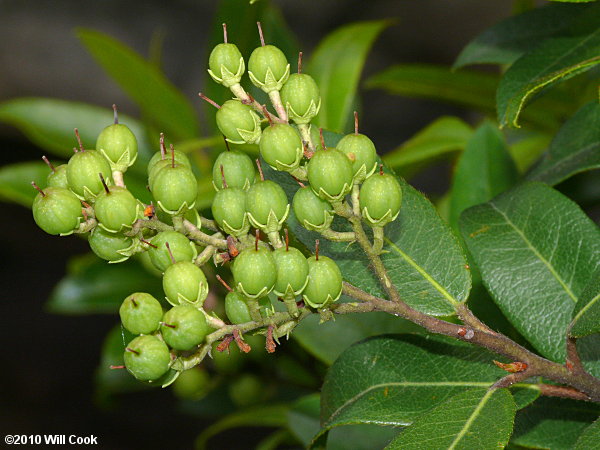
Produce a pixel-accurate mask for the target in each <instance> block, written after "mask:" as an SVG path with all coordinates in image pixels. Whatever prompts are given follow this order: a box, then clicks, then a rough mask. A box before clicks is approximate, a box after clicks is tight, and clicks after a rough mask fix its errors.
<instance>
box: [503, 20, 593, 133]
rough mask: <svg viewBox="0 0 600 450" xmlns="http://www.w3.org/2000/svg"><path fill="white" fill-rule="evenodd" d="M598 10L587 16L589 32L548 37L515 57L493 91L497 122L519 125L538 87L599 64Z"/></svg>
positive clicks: (548, 84) (565, 78) (513, 125)
mask: <svg viewBox="0 0 600 450" xmlns="http://www.w3.org/2000/svg"><path fill="white" fill-rule="evenodd" d="M598 16H600V11H599V12H598V13H596V14H595V15H594V16H593V17H589V18H587V19H589V20H590V22H593V19H595V25H593V26H594V30H595V31H592V32H591V33H589V34H583V35H576V36H569V37H556V38H550V39H547V40H545V41H543V42H542V43H540V45H539V46H537V47H536V48H535V49H534V50H532V51H530V52H528V53H526V54H525V55H523V56H522V57H521V58H519V59H518V60H517V61H516V62H515V63H514V64H513V65H512V66H510V68H509V69H508V70H507V71H506V73H505V74H504V76H503V77H502V79H501V81H500V84H499V85H498V91H497V93H496V103H497V114H498V122H499V123H500V125H501V126H503V127H504V126H507V125H508V126H512V127H517V128H518V127H519V123H518V120H519V116H520V114H521V112H522V110H523V108H524V107H525V106H526V104H527V103H529V101H530V100H532V98H533V97H534V96H535V95H536V94H537V93H539V92H540V91H541V90H542V89H545V88H548V87H550V86H552V85H553V84H556V83H558V82H560V81H564V80H567V79H569V78H571V77H573V76H575V75H577V74H580V73H582V72H585V71H586V70H590V69H591V68H593V67H594V66H596V65H597V64H600V28H598Z"/></svg>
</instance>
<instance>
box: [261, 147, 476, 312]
mask: <svg viewBox="0 0 600 450" xmlns="http://www.w3.org/2000/svg"><path fill="white" fill-rule="evenodd" d="M327 145H332V144H329V143H328V144H327ZM265 166H266V164H265ZM263 167H264V166H263ZM265 176H266V177H267V178H269V179H272V180H275V181H276V182H277V183H279V184H280V185H281V186H282V187H283V188H284V189H285V191H286V192H287V194H288V198H289V199H290V201H291V198H292V197H293V194H294V193H295V192H296V190H297V189H298V184H297V183H296V182H295V181H294V180H293V179H292V178H291V177H290V176H288V175H287V174H286V173H281V172H275V171H273V170H269V169H268V168H267V169H266V170H265ZM399 182H400V185H401V188H402V208H401V210H400V215H399V216H398V218H397V219H396V220H395V221H394V222H392V223H390V224H389V225H388V226H386V228H385V235H386V244H385V247H384V248H385V250H388V251H389V252H388V253H385V254H383V255H382V261H383V263H384V264H385V266H386V267H387V269H388V274H389V276H390V280H391V282H392V283H394V284H395V285H396V286H397V287H398V290H399V291H400V292H402V298H403V300H404V301H405V302H406V303H408V304H409V305H411V306H412V307H413V308H416V309H418V310H420V311H423V312H426V313H428V314H433V315H436V316H445V315H450V314H454V312H455V309H454V307H455V305H456V304H458V303H461V302H464V301H466V299H467V297H468V293H469V289H470V286H471V281H470V275H469V271H468V270H467V268H466V259H465V255H464V253H463V251H462V249H461V247H460V245H459V243H458V240H457V239H456V237H455V236H454V234H453V233H452V231H451V230H450V228H449V227H448V225H447V224H446V223H445V222H444V221H443V220H442V219H441V218H440V216H439V215H438V213H437V211H436V210H435V207H434V206H433V205H432V204H431V203H430V202H429V200H427V199H426V198H425V197H424V196H423V194H421V193H420V192H418V191H417V190H416V189H414V188H413V187H411V186H410V185H409V184H408V183H406V181H404V180H402V179H399ZM287 223H288V226H289V227H290V230H292V231H293V233H294V235H295V236H296V238H297V239H298V240H300V241H301V242H302V243H303V244H304V245H305V246H306V247H307V248H311V249H312V248H314V243H315V239H318V238H319V237H321V236H320V235H319V234H318V233H314V232H310V231H307V230H306V229H304V228H303V227H301V226H300V225H299V224H298V222H297V220H296V218H295V216H294V214H293V212H290V216H289V218H288V219H287ZM332 228H333V229H334V230H347V229H349V228H348V224H347V222H346V221H345V220H342V219H339V218H338V219H336V220H335V221H334V223H333V226H332ZM320 249H321V252H322V253H323V254H325V255H327V256H329V257H331V258H333V259H334V260H335V261H336V262H337V264H338V265H339V267H340V270H341V271H342V275H343V277H344V279H345V280H347V281H348V282H350V283H352V284H354V285H355V286H358V287H360V288H361V289H363V290H365V291H367V292H369V293H371V294H373V295H377V296H384V295H385V294H384V292H383V290H382V289H381V286H380V284H379V281H378V280H377V279H376V277H375V276H374V275H373V273H372V272H371V270H370V269H368V267H369V262H368V260H367V258H366V256H365V254H364V252H363V251H361V250H360V248H359V247H358V245H356V244H354V245H351V246H348V244H347V243H334V242H331V241H325V240H323V239H321V246H320Z"/></svg>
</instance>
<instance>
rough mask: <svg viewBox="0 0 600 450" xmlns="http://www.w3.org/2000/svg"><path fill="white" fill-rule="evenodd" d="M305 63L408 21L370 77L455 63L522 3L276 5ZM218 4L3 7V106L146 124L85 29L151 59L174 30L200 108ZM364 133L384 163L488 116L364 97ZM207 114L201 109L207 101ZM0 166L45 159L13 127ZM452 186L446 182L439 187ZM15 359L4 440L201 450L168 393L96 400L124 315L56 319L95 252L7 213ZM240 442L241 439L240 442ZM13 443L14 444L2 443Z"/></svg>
mask: <svg viewBox="0 0 600 450" xmlns="http://www.w3.org/2000/svg"><path fill="white" fill-rule="evenodd" d="M275 3H276V4H278V5H279V6H280V7H281V9H282V11H283V14H284V16H285V18H286V20H287V21H288V23H289V25H290V27H291V29H292V30H293V31H294V32H295V33H296V35H297V36H298V37H299V41H300V43H301V44H302V48H303V50H304V52H305V55H310V53H311V51H312V49H314V47H315V45H316V44H317V43H318V42H319V41H320V40H321V39H322V38H323V37H324V36H325V35H326V34H327V33H328V32H330V31H331V30H333V29H334V28H336V27H338V26H340V25H342V24H345V23H349V22H352V21H356V20H366V19H380V18H389V17H393V18H397V19H399V21H398V23H397V24H396V25H395V26H393V27H391V28H389V29H388V30H386V31H385V32H384V33H383V34H382V36H381V37H380V38H379V40H378V41H377V43H376V44H375V47H374V50H373V52H372V54H371V55H370V57H369V59H368V63H367V67H366V69H365V75H367V76H368V75H369V74H373V73H376V72H378V71H380V70H382V69H384V68H386V67H388V66H390V65H392V64H394V63H401V62H428V63H442V64H450V63H452V61H453V60H454V58H455V57H456V56H457V55H458V53H459V51H460V50H461V48H462V47H463V46H464V45H465V44H466V43H467V42H468V41H469V40H470V39H472V38H473V37H474V36H476V35H477V34H478V33H479V32H480V31H482V30H483V29H485V28H486V27H488V26H490V25H491V24H493V23H495V22H497V21H498V20H500V19H501V18H503V17H506V16H508V15H510V13H511V2H510V1H508V0H503V1H493V2H492V1H487V2H481V1H479V0H455V1H453V2H448V1H444V0H419V1H411V0H405V1H400V0H371V1H360V0H353V1H350V0H347V1H344V0H339V1H334V0H329V1H323V0H319V1H315V0H294V1H291V0H290V1H288V0H282V1H276V2H275ZM215 6H216V2H214V1H191V0H189V1H185V0H179V1H169V2H166V1H157V0H153V1H149V0H146V1H129V2H122V1H73V0H55V1H52V2H40V1H34V0H29V1H16V0H14V1H7V0H4V1H2V0H0V101H2V100H6V99H10V98H15V97H20V96H41V97H58V98H63V99H68V100H77V101H84V102H89V103H93V104H96V105H100V106H104V107H108V106H110V105H111V104H112V103H117V104H118V105H119V108H120V110H121V111H123V112H125V113H127V114H130V115H133V116H137V115H138V111H137V108H136V107H135V105H134V104H133V103H132V102H130V101H129V100H128V98H127V97H126V96H125V95H124V94H123V93H122V92H121V91H120V90H119V88H118V87H117V86H116V84H115V83H114V82H113V81H111V80H110V79H109V78H108V77H107V76H106V75H105V74H104V72H103V71H102V70H101V69H100V68H99V67H98V66H97V65H96V64H95V63H94V62H93V60H92V58H91V57H90V56H89V55H88V54H87V53H86V52H85V50H84V49H83V47H82V46H81V45H80V44H79V42H78V41H77V39H76V38H75V36H74V33H73V30H74V28H75V27H78V26H82V27H89V28H93V29H97V30H100V31H103V32H105V33H108V34H110V35H112V36H114V37H116V38H117V39H119V40H121V41H123V42H124V43H125V44H127V45H129V46H131V47H133V48H134V49H135V50H136V51H138V52H140V53H142V54H147V53H148V45H149V41H150V38H151V36H152V34H153V33H154V32H156V31H157V30H161V31H162V32H164V36H165V39H164V51H163V60H164V64H163V67H164V70H165V72H166V74H167V76H168V78H169V79H170V80H171V81H173V82H174V83H175V85H177V86H178V87H179V88H180V89H182V90H183V92H184V93H185V94H186V96H188V98H191V99H196V98H197V97H196V94H197V92H198V91H199V90H200V89H201V88H202V86H203V83H204V80H205V79H206V76H207V75H206V66H207V62H206V61H207V48H206V45H207V44H206V42H207V35H208V32H209V29H210V23H211V19H212V16H213V12H214V9H215ZM362 99H363V111H365V113H364V114H363V117H362V120H361V131H362V132H364V133H366V134H368V135H370V136H371V138H372V139H373V140H374V141H375V143H376V145H377V146H378V148H379V150H380V152H383V151H386V150H389V149H392V148H394V147H395V146H397V145H398V144H400V143H401V142H403V141H404V140H406V139H407V138H408V137H410V136H411V135H412V134H414V133H415V132H416V131H418V130H419V129H420V128H422V127H423V126H425V125H426V124H428V123H429V122H430V121H432V120H433V119H435V118H437V117H439V116H440V115H443V114H454V115H458V116H461V117H463V118H465V119H466V120H470V121H474V120H476V119H477V117H476V116H466V115H465V112H464V111H463V110H460V109H456V108H453V107H449V106H444V105H441V104H438V103H435V102H428V101H419V100H408V99H401V98H398V97H391V96H388V95H386V94H385V93H383V92H379V91H368V92H363V97H362ZM194 102H195V104H196V107H197V110H198V112H199V114H200V112H201V109H202V108H201V105H200V104H199V101H196V100H194ZM0 150H1V151H0V158H1V162H0V164H2V165H4V164H7V163H11V162H17V161H26V160H31V159H36V158H39V157H41V156H42V154H43V152H42V150H40V149H38V148H36V147H34V146H32V145H31V144H29V143H28V141H27V140H26V139H25V137H24V136H23V135H21V134H20V133H19V132H18V131H17V130H16V129H13V128H10V127H8V126H4V125H0ZM447 169H448V167H447V166H441V167H438V168H436V169H434V170H433V171H430V172H427V173H426V174H424V175H422V176H421V177H419V178H418V179H417V180H416V181H415V183H416V184H417V186H418V187H419V188H421V189H423V190H425V191H426V192H429V193H436V192H441V191H442V190H443V188H444V187H445V186H446V185H447V176H446V175H445V174H446V173H447ZM440 175H442V176H440ZM0 207H1V210H0V211H1V215H0V217H1V220H0V248H1V249H2V258H1V261H2V267H1V271H0V273H1V277H2V284H1V286H2V293H3V295H2V300H1V302H0V308H1V313H0V318H1V319H0V320H2V328H1V329H2V335H3V349H2V351H1V352H0V354H1V355H2V369H3V370H2V371H1V372H0V403H1V405H0V406H1V407H0V410H1V413H0V414H1V415H2V417H0V429H1V431H2V435H5V434H8V433H10V434H27V435H29V434H48V433H49V434H67V435H69V434H77V435H80V436H84V435H90V434H94V435H96V436H98V437H99V442H100V444H101V445H100V446H101V447H102V448H128V449H133V448H189V447H191V442H192V441H193V438H194V437H195V436H196V435H197V434H198V433H199V431H200V430H201V429H202V428H203V427H204V426H206V423H204V422H200V421H198V419H195V418H192V417H189V416H184V415H181V414H178V413H177V412H175V400H174V398H173V396H172V394H171V392H170V391H169V390H160V389H158V390H155V391H151V392H143V393H139V394H131V395H128V396H127V397H126V398H124V399H122V401H121V402H119V404H118V406H117V407H115V408H112V409H108V410H106V409H99V408H98V407H97V406H95V404H94V402H93V374H94V370H95V368H96V366H97V365H98V361H99V354H100V345H101V343H102V340H103V338H104V336H105V334H106V332H107V331H108V330H109V329H110V328H111V327H112V326H113V325H114V324H115V323H116V321H117V320H118V319H117V317H116V315H115V316H72V317H69V316H59V315H52V314H49V313H47V312H46V311H45V309H44V303H45V301H46V299H47V298H48V295H49V293H50V291H51V290H52V288H53V286H54V285H55V284H56V283H57V282H58V280H59V279H60V278H61V277H62V276H63V274H64V270H65V265H66V261H67V259H68V258H69V257H70V256H72V255H76V254H81V253H84V252H86V251H87V249H86V245H85V243H84V242H83V241H81V240H78V239H76V238H66V239H61V238H58V237H51V236H48V235H45V234H44V233H43V232H42V231H41V230H40V229H39V228H37V227H36V226H35V224H34V222H33V220H32V217H31V213H30V211H28V210H26V209H25V208H22V207H20V206H16V205H13V204H7V203H0ZM237 436H239V433H238V434H237ZM221 439H229V440H220V441H219V440H215V441H213V442H214V443H213V446H214V448H248V447H249V446H250V444H249V443H248V442H249V441H248V440H246V438H244V440H241V441H240V440H236V439H235V434H234V436H232V437H229V438H221ZM0 445H4V444H0Z"/></svg>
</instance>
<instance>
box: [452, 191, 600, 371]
mask: <svg viewBox="0 0 600 450" xmlns="http://www.w3.org/2000/svg"><path fill="white" fill-rule="evenodd" d="M460 228H461V231H462V235H463V238H464V239H465V241H466V243H467V245H468V248H469V251H470V253H471V254H472V255H473V258H474V259H475V262H476V263H477V266H478V267H479V269H480V271H481V274H482V277H483V281H484V283H485V285H486V287H487V288H488V290H489V291H490V293H491V294H492V296H493V298H494V300H495V301H496V303H497V304H498V306H499V307H500V309H501V310H502V312H503V313H504V315H505V316H506V317H507V318H508V319H509V320H510V322H511V323H512V324H513V325H514V326H515V327H516V328H517V330H518V331H519V332H520V333H521V334H522V335H523V336H524V337H525V338H526V339H528V340H529V342H531V344H532V345H533V346H534V347H535V348H536V349H537V350H538V351H540V352H541V353H542V354H543V355H544V356H546V357H547V358H550V359H553V360H555V361H564V357H565V338H564V333H565V332H566V328H567V325H568V324H569V322H570V321H571V313H572V311H573V308H574V306H575V303H576V302H577V299H578V297H579V295H580V294H581V292H582V291H583V288H584V286H585V285H586V284H587V282H588V281H589V279H590V278H591V276H592V274H593V273H594V271H595V270H596V268H597V267H598V266H600V260H598V254H600V230H599V229H598V227H597V226H596V225H595V224H594V223H593V222H592V221H591V220H590V219H589V218H588V217H587V216H586V215H585V214H584V213H583V211H581V209H580V208H579V206H577V204H575V203H573V202H572V201H571V200H569V199H568V198H566V197H564V196H563V195H562V194H560V193H559V192H557V191H555V190H553V189H552V188H550V187H548V186H546V185H544V184H541V183H526V184H524V185H521V186H519V187H517V188H515V189H513V190H511V191H509V192H507V193H505V194H503V195H501V196H499V197H497V198H495V199H494V200H492V201H491V202H488V203H485V204H483V205H478V206H475V207H473V208H470V209H468V210H467V211H465V212H464V213H463V214H462V216H461V218H460Z"/></svg>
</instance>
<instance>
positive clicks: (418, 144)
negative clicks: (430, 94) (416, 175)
mask: <svg viewBox="0 0 600 450" xmlns="http://www.w3.org/2000/svg"><path fill="white" fill-rule="evenodd" d="M472 133H473V129H472V128H471V127H470V126H469V125H468V124H466V123H465V122H463V121H462V120H460V119H459V118H457V117H451V116H445V117H440V118H439V119H437V120H435V121H434V122H432V123H430V124H429V125H427V126H426V127H425V128H423V129H422V130H421V131H419V132H418V133H417V134H416V135H414V136H413V137H412V138H410V139H409V140H408V141H406V142H405V143H404V144H402V145H401V146H400V147H398V148H396V149H394V150H392V151H391V152H389V153H386V154H385V155H384V156H383V161H384V162H385V163H386V164H387V165H388V166H390V167H392V168H393V169H394V170H396V171H398V170H399V169H400V170H402V169H404V170H405V169H406V168H407V167H410V166H414V165H416V164H426V163H428V162H429V161H431V160H434V159H436V158H438V157H440V156H442V155H446V154H448V153H452V152H457V151H462V150H463V149H464V148H465V145H466V143H467V140H468V139H469V138H470V137H471V134H472Z"/></svg>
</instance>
